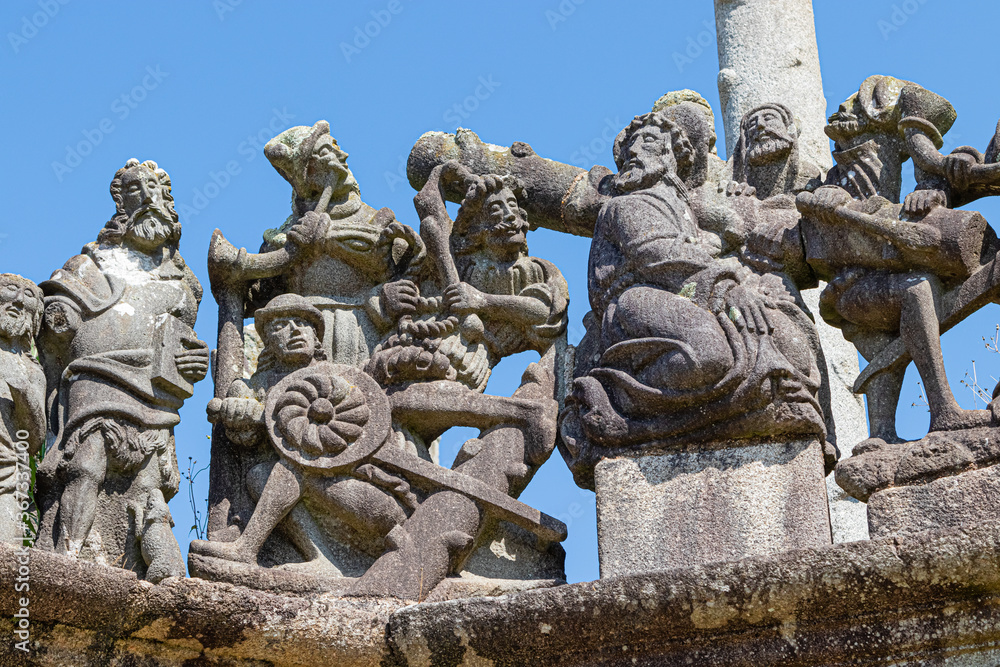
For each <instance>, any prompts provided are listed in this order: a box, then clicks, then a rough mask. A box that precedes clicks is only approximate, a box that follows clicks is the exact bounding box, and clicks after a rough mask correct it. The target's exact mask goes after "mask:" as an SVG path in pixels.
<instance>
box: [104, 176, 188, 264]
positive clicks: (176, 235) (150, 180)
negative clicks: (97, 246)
mask: <svg viewBox="0 0 1000 667" xmlns="http://www.w3.org/2000/svg"><path fill="white" fill-rule="evenodd" d="M170 187H171V186H170V176H169V175H168V174H167V172H166V171H164V170H163V169H160V167H159V166H157V164H156V163H155V162H153V161H152V160H146V161H145V162H139V160H137V159H135V158H131V159H130V160H128V162H126V163H125V166H124V167H122V168H121V169H119V170H118V171H117V172H116V173H115V177H114V179H112V181H111V198H112V199H113V200H114V202H115V215H114V217H112V218H111V220H109V221H108V222H107V224H106V225H105V226H104V229H102V230H101V232H100V234H98V236H97V240H98V242H99V243H102V244H106V245H121V244H123V243H124V244H127V245H129V246H132V247H134V248H135V249H137V250H141V251H142V252H152V251H153V250H156V249H157V248H160V247H162V246H164V245H167V244H172V245H175V246H176V244H177V242H178V241H179V240H180V236H181V225H180V223H179V222H178V216H177V212H176V211H175V210H174V198H173V195H172V194H171V192H170Z"/></svg>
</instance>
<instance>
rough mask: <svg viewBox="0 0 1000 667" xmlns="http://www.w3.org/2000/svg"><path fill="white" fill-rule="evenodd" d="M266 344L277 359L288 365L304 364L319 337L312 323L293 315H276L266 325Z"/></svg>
mask: <svg viewBox="0 0 1000 667" xmlns="http://www.w3.org/2000/svg"><path fill="white" fill-rule="evenodd" d="M265 335H266V337H267V345H268V346H269V347H271V349H272V350H273V351H274V355H275V357H276V358H277V359H278V361H280V362H282V363H285V364H287V365H289V366H304V365H305V364H307V363H309V361H310V360H311V359H312V358H313V356H314V355H315V354H316V349H317V348H318V347H319V339H318V338H317V337H316V329H315V328H313V325H312V323H310V322H309V321H308V320H306V319H305V318H302V317H296V316H294V315H292V316H288V317H276V318H274V319H273V320H271V321H270V322H268V325H267V331H266V332H265Z"/></svg>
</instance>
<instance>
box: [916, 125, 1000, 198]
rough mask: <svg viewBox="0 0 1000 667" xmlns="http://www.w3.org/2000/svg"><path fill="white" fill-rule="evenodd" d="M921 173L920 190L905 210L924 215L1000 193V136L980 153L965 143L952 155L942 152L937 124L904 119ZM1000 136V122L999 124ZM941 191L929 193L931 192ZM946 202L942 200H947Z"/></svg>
mask: <svg viewBox="0 0 1000 667" xmlns="http://www.w3.org/2000/svg"><path fill="white" fill-rule="evenodd" d="M900 128H901V129H902V130H903V134H904V137H905V138H906V145H907V149H908V151H909V153H910V154H911V155H912V156H913V164H914V168H915V170H916V173H917V182H918V190H917V192H914V193H912V194H911V195H909V196H908V197H907V201H906V203H905V210H906V211H907V213H910V214H911V215H923V214H925V213H926V212H927V211H928V210H930V209H931V208H934V207H936V206H942V205H947V206H948V207H949V208H958V207H960V206H964V205H965V204H968V203H970V202H973V201H975V200H977V199H980V198H982V197H990V196H997V195H1000V163H997V162H996V159H997V142H998V136H994V137H993V141H992V142H991V143H990V146H989V147H988V148H987V149H986V154H985V155H984V154H982V153H980V152H979V151H978V150H976V149H975V148H972V147H970V146H961V147H959V148H957V149H955V150H954V151H952V152H951V154H949V155H943V154H941V153H940V152H939V151H938V146H939V145H940V143H939V142H936V141H935V139H936V138H937V137H935V136H934V134H933V133H934V131H935V130H934V129H933V127H929V123H927V121H924V120H923V119H921V118H916V117H909V118H904V119H903V121H901V123H900ZM997 130H998V135H1000V125H998V128H997ZM935 192H936V193H940V194H929V193H935ZM945 199H946V201H942V200H945Z"/></svg>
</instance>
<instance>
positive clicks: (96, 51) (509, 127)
mask: <svg viewBox="0 0 1000 667" xmlns="http://www.w3.org/2000/svg"><path fill="white" fill-rule="evenodd" d="M815 5H816V7H815V10H816V18H817V34H818V41H819V49H820V58H821V62H822V65H823V78H824V87H825V91H826V98H827V102H828V105H829V109H830V110H831V111H832V110H835V109H836V107H837V105H838V104H839V103H840V102H841V101H842V100H843V99H845V98H846V97H847V96H848V95H850V94H851V93H852V92H854V91H856V90H857V89H858V86H859V84H860V83H861V81H862V80H863V79H864V78H865V77H867V76H868V75H870V74H876V73H882V74H892V75H895V76H898V77H901V78H906V79H910V80H913V81H916V82H918V83H920V84H922V85H924V86H925V87H927V88H929V89H931V90H933V91H935V92H937V93H939V94H942V95H944V96H945V97H947V98H948V99H949V100H951V102H952V103H953V104H954V105H955V107H956V108H957V109H958V112H959V117H958V122H957V123H956V124H955V127H954V129H953V130H952V131H951V133H950V134H949V135H948V136H947V137H946V146H947V147H948V148H953V147H955V146H958V145H961V144H970V145H973V146H975V147H977V148H979V149H980V150H983V149H985V147H986V143H987V142H988V141H989V138H990V137H991V136H992V134H993V131H994V128H995V126H996V122H997V117H998V115H1000V108H998V105H997V104H996V100H997V96H996V88H997V74H996V62H997V55H996V39H995V37H996V36H995V34H990V33H987V32H985V29H988V28H989V27H991V26H993V27H995V26H996V25H997V24H998V22H1000V5H998V4H997V3H995V2H993V1H992V0H956V1H952V2H945V1H944V0H905V1H900V0H897V1H890V0H866V1H865V2H859V1H858V0H845V1H843V2H836V3H834V2H829V1H828V0H817V2H816V3H815ZM366 30H367V34H366V32H365V31H366ZM0 35H2V41H0V82H2V88H0V89H2V91H3V93H2V95H0V121H2V125H0V126H2V127H5V128H7V129H6V131H5V136H4V146H3V148H4V151H3V154H2V157H0V202H2V205H3V209H2V213H0V221H2V222H0V271H3V272H13V273H20V274H22V275H25V276H27V277H29V278H32V279H34V280H35V281H41V280H44V279H46V278H47V277H48V276H49V274H50V273H51V272H52V271H53V270H55V269H57V268H59V267H60V266H61V265H62V263H63V262H64V261H66V259H68V258H69V257H71V256H72V255H74V254H76V253H77V252H79V250H80V247H81V246H82V245H83V244H84V243H86V242H88V241H91V240H93V239H94V238H95V237H96V235H97V232H98V230H99V229H100V228H101V226H102V225H103V224H104V222H106V221H107V220H108V218H109V217H110V216H111V214H112V213H113V211H114V206H113V203H112V201H111V198H110V196H109V194H108V184H109V182H110V180H111V178H112V176H113V175H114V173H115V171H116V170H117V169H118V168H119V167H121V166H122V165H123V164H124V162H125V161H126V160H127V159H128V158H130V157H137V158H139V159H141V160H146V159H153V160H156V161H157V162H158V163H159V164H160V165H161V166H162V167H164V168H165V169H166V170H167V171H168V172H169V173H170V175H171V178H172V181H173V189H174V196H175V199H176V203H177V205H178V209H179V210H180V212H181V216H182V217H181V222H182V223H183V225H184V235H183V239H182V242H181V252H182V254H183V255H184V257H185V258H186V260H187V262H188V263H189V264H190V265H191V266H192V268H193V269H194V270H195V272H196V273H197V274H198V276H199V278H200V279H201V280H202V282H203V284H204V285H205V287H206V299H205V301H204V302H203V303H202V308H201V313H200V316H199V320H198V326H197V330H198V332H199V334H200V336H201V338H202V339H204V340H207V341H209V342H210V343H211V344H212V345H214V343H215V339H216V333H215V332H216V308H215V303H214V301H213V299H212V298H211V296H210V294H209V291H208V279H207V272H206V268H205V261H206V252H207V248H208V241H209V238H210V236H211V234H212V231H213V230H214V229H215V228H216V227H218V228H221V229H222V230H223V232H224V233H225V234H226V237H227V238H228V239H229V240H230V241H232V242H233V243H234V244H236V245H237V246H246V247H248V248H251V249H256V248H257V247H258V246H259V244H260V240H261V233H262V232H263V231H264V230H265V229H267V228H269V227H274V226H276V225H278V224H280V223H281V222H282V221H283V220H284V219H285V217H286V216H287V215H288V213H289V194H290V193H289V186H288V185H287V183H286V182H285V181H284V180H283V179H282V178H281V177H280V176H279V175H278V174H277V172H275V171H274V169H272V168H271V166H270V164H269V163H268V162H267V160H266V159H265V158H264V157H263V154H262V151H261V147H262V145H263V143H265V142H266V141H267V140H268V139H269V138H271V137H272V136H274V135H275V134H277V133H278V132H279V131H281V130H282V129H285V128H286V127H290V126H292V125H311V124H312V123H314V122H315V121H316V120H319V119H326V120H328V121H329V122H330V126H331V128H332V133H333V135H334V136H335V137H336V138H337V139H338V141H339V142H340V145H341V146H342V147H343V148H344V149H345V150H347V151H348V152H349V153H350V158H349V163H350V166H351V168H352V170H353V171H354V173H355V175H356V177H357V179H358V181H359V183H360V184H361V189H362V196H363V198H364V199H365V201H367V202H368V203H369V204H371V205H373V206H375V207H376V208H379V207H383V206H388V207H390V208H392V209H393V210H394V211H395V213H396V216H397V218H399V219H400V220H402V221H403V222H407V223H410V224H413V225H414V226H415V225H416V223H417V219H416V215H415V213H414V211H413V207H412V197H413V194H414V193H413V191H412V190H411V188H410V187H409V185H408V184H407V183H406V182H405V179H404V178H403V173H404V166H403V165H404V164H405V159H406V156H407V155H408V153H409V150H410V147H411V146H412V145H413V143H414V141H416V139H417V138H418V137H419V136H420V135H421V134H422V133H423V132H425V131H427V130H445V131H454V129H455V128H456V126H458V125H461V126H463V127H469V128H471V129H473V130H475V131H476V132H477V133H479V135H480V136H481V137H482V138H483V140H485V141H488V142H491V143H497V144H503V145H510V144H511V142H513V141H525V142H527V143H529V144H531V146H532V147H533V148H534V149H535V151H536V152H537V153H539V154H540V155H543V156H545V157H549V158H553V159H556V160H560V161H563V162H569V163H574V164H577V165H579V166H581V167H587V168H589V167H590V166H592V165H593V164H604V165H610V164H612V159H611V141H612V140H613V137H614V135H615V134H616V133H617V132H618V130H619V129H620V128H621V127H623V126H624V125H625V124H626V123H627V122H628V121H629V120H630V119H631V118H632V116H634V115H636V114H638V113H643V112H645V111H648V110H649V108H650V106H651V105H652V103H653V102H654V101H655V100H656V99H657V98H658V97H659V96H660V95H661V94H663V93H664V92H666V91H669V90H676V89H680V88H693V89H695V90H698V91H699V92H701V93H702V94H703V95H704V96H705V97H706V98H707V99H708V100H709V101H710V102H711V103H712V104H713V107H714V108H715V109H716V113H717V115H719V114H720V112H719V102H718V90H717V88H716V74H717V72H718V59H717V53H716V42H715V35H714V14H713V8H712V2H710V0H696V1H692V0H684V1H674V0H667V1H659V2H653V1H644V2H639V1H637V2H629V3H620V2H599V1H598V0H562V1H561V2H560V1H559V0H540V1H537V2H528V1H526V0H513V1H508V2H504V3H472V2H458V1H449V0H446V1H439V2H434V3H429V2H417V1H416V0H375V1H372V2H360V1H356V2H319V1H311V2H283V3H278V2H262V1H260V0H215V2H212V1H209V0H204V1H201V2H174V3H156V4H153V3H135V2H101V3H96V2H85V1H84V0H7V1H6V2H4V3H3V4H2V6H0ZM718 134H719V151H720V154H724V139H723V137H724V132H723V131H722V126H721V118H720V123H719V127H718ZM904 170H905V171H907V172H909V173H910V176H909V181H908V182H909V183H912V170H911V168H910V167H909V164H907V165H906V167H905V168H904ZM975 208H977V209H978V210H981V211H982V212H983V213H984V215H985V216H986V217H987V219H988V220H991V221H992V222H994V223H996V221H997V220H1000V208H998V206H997V204H996V203H995V202H992V201H985V202H979V203H978V204H977V205H975ZM529 243H530V246H531V251H532V254H534V255H538V256H541V257H545V258H547V259H550V260H552V261H553V262H555V263H556V264H557V265H558V266H559V267H560V268H561V269H562V271H563V273H564V274H565V275H566V277H567V279H568V281H569V284H570V290H571V297H572V302H571V305H570V321H571V326H570V338H571V342H575V341H576V340H578V339H579V338H580V336H581V334H582V327H581V324H580V322H581V320H582V318H583V315H584V313H585V312H586V310H587V309H588V306H587V295H586V260H587V253H588V241H587V239H582V238H575V237H568V236H566V235H561V234H557V233H555V232H548V231H544V230H541V231H538V232H534V233H533V234H532V235H531V236H530V238H529ZM998 320H1000V316H998V313H997V311H996V309H995V308H994V307H990V308H987V309H984V310H983V311H981V312H980V313H979V314H977V315H976V316H975V317H973V318H971V319H970V320H968V321H967V322H965V323H964V324H963V325H961V326H960V327H958V328H956V329H955V330H953V331H952V332H950V333H949V334H948V335H947V336H946V337H945V357H946V361H947V368H948V372H949V378H950V379H951V381H952V383H953V384H954V385H955V386H956V394H958V396H959V399H960V401H961V402H962V404H963V405H964V406H966V407H971V406H972V402H971V396H970V395H969V393H968V391H967V390H965V389H964V388H963V387H961V386H959V384H958V382H959V380H960V379H962V378H963V376H964V374H965V372H966V371H967V370H968V371H971V369H972V364H971V362H972V360H975V361H976V369H977V371H978V375H979V378H980V381H981V383H982V384H984V385H988V389H992V385H993V384H994V382H995V380H990V379H989V376H990V375H1000V371H998V366H1000V364H998V361H1000V358H998V357H997V355H996V354H992V353H988V352H987V351H985V350H984V349H983V346H982V341H981V338H982V336H984V335H985V336H991V335H992V334H993V332H994V330H995V329H994V328H995V325H996V322H997V321H998ZM526 362H527V359H526V358H521V359H514V360H509V361H508V362H505V363H504V364H503V365H502V366H501V368H500V370H498V372H497V373H496V374H495V376H494V379H493V380H492V381H491V386H490V391H491V393H505V394H509V393H510V391H512V390H513V388H514V387H515V386H516V383H517V381H518V378H519V376H520V372H521V370H522V369H523V367H524V365H525V363H526ZM984 378H985V379H984ZM916 383H917V377H916V374H915V372H913V370H912V368H911V371H910V374H909V375H908V377H907V381H906V387H905V389H904V396H903V398H902V399H901V401H900V405H901V407H900V410H899V413H898V420H899V422H900V430H901V432H902V433H903V434H904V435H907V436H911V437H918V436H919V435H922V433H923V432H924V431H925V430H926V426H927V415H926V411H925V410H923V409H920V408H912V407H910V403H911V402H913V401H914V400H916V396H917V384H916ZM211 394H212V387H211V383H210V381H205V382H203V383H201V384H200V385H199V386H198V390H197V393H196V394H195V396H194V398H192V399H191V400H189V401H188V404H187V405H186V406H185V408H184V410H183V412H182V418H183V421H182V424H181V425H180V426H179V427H178V429H177V431H176V437H177V444H178V456H179V458H180V460H181V467H182V469H183V468H185V467H186V465H187V460H188V457H189V456H190V457H192V458H194V459H197V461H198V463H199V466H201V465H204V464H205V463H207V462H208V459H209V441H208V439H207V437H206V436H207V435H208V433H209V424H208V423H207V421H206V420H205V413H204V406H205V404H206V403H207V401H208V399H209V398H210V397H211ZM460 442H461V439H460V438H459V437H457V436H456V437H453V438H452V439H451V440H450V441H449V442H447V443H446V444H445V446H444V447H443V457H444V458H446V459H447V458H449V457H452V456H454V453H455V451H456V450H457V446H458V444H459V443H460ZM194 491H195V494H194V495H195V499H196V501H197V504H198V506H199V508H201V509H202V510H204V498H205V497H206V495H207V474H203V475H202V476H201V477H199V479H198V483H197V484H196V487H195V490H194ZM522 498H523V499H524V500H525V501H526V502H528V503H530V504H532V505H534V506H535V507H538V508H539V509H541V510H543V511H545V512H547V513H549V514H552V515H554V516H558V517H559V518H561V519H562V520H563V521H565V522H566V523H568V524H569V526H570V538H569V540H568V541H567V542H566V544H565V546H566V549H567V552H568V557H567V574H568V577H569V579H570V581H582V580H590V579H595V578H597V576H598V569H597V541H596V516H595V502H594V495H593V494H592V493H590V492H586V491H582V490H580V489H578V488H577V487H575V486H574V485H573V483H572V480H571V478H570V475H569V472H568V470H567V469H566V466H565V465H564V464H563V462H562V460H561V459H560V457H559V456H558V454H556V455H554V456H553V458H552V460H551V461H550V462H549V463H547V464H546V465H545V466H544V467H543V468H542V469H541V471H540V472H539V474H538V475H537V476H536V478H535V481H534V482H533V483H532V485H531V486H529V487H528V490H527V491H526V492H525V493H524V495H523V496H522ZM171 510H172V512H173V514H174V517H175V520H176V522H177V527H176V529H175V533H176V534H177V536H178V539H180V540H181V543H182V548H183V549H184V551H185V553H186V543H187V541H188V540H189V535H188V528H189V527H190V526H191V523H192V515H191V510H190V507H189V503H188V498H187V488H186V487H184V486H182V489H181V493H179V494H178V496H177V497H176V498H175V499H174V500H173V501H172V502H171Z"/></svg>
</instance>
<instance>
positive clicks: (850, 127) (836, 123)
mask: <svg viewBox="0 0 1000 667" xmlns="http://www.w3.org/2000/svg"><path fill="white" fill-rule="evenodd" d="M915 85H916V84H915V83H912V82H910V81H904V80H903V79H897V78H896V77H893V76H883V75H880V74H876V75H873V76H870V77H868V78H867V79H865V80H864V81H863V82H862V84H861V88H860V89H858V92H856V93H854V94H853V95H851V96H850V97H848V98H847V100H846V101H845V102H844V103H843V104H841V105H840V109H839V110H838V111H837V113H835V114H833V115H832V116H830V118H829V121H828V124H827V126H826V129H825V131H826V134H827V136H828V137H830V138H831V139H833V140H834V141H835V142H837V145H838V147H840V148H841V149H843V148H850V147H852V146H855V145H857V144H859V143H861V142H863V141H867V140H868V139H870V138H873V137H874V136H877V135H889V136H895V135H896V134H897V126H898V125H899V119H900V116H901V113H900V110H899V94H900V92H902V90H903V88H904V87H905V86H915Z"/></svg>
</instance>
